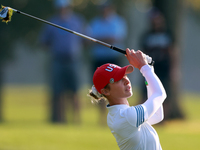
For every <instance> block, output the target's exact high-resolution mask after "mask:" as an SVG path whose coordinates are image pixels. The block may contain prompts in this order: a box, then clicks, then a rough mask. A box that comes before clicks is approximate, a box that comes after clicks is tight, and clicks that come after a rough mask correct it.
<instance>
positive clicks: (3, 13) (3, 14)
mask: <svg viewBox="0 0 200 150" xmlns="http://www.w3.org/2000/svg"><path fill="white" fill-rule="evenodd" d="M8 12H9V10H8V7H4V8H3V9H2V11H1V12H0V18H2V19H5V18H6V17H7V16H8Z"/></svg>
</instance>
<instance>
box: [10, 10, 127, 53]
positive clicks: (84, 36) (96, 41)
mask: <svg viewBox="0 0 200 150" xmlns="http://www.w3.org/2000/svg"><path fill="white" fill-rule="evenodd" d="M13 10H14V11H15V12H16V13H19V14H22V15H25V16H28V17H31V18H33V19H36V20H38V21H41V22H44V23H46V24H49V25H52V26H54V27H57V28H59V29H62V30H65V31H67V32H70V33H73V34H76V35H78V36H81V37H83V38H85V39H88V40H90V41H93V42H95V43H99V44H101V45H103V46H106V47H108V48H110V49H113V50H115V51H118V52H120V53H122V54H126V51H125V50H123V49H120V48H118V47H115V46H112V45H110V44H108V43H105V42H102V41H99V40H97V39H94V38H92V37H89V36H86V35H84V34H81V33H78V32H76V31H73V30H70V29H67V28H64V27H62V26H59V25H57V24H54V23H52V22H49V21H46V20H43V19H40V18H38V17H35V16H32V15H29V14H27V13H24V12H21V11H19V10H15V9H13Z"/></svg>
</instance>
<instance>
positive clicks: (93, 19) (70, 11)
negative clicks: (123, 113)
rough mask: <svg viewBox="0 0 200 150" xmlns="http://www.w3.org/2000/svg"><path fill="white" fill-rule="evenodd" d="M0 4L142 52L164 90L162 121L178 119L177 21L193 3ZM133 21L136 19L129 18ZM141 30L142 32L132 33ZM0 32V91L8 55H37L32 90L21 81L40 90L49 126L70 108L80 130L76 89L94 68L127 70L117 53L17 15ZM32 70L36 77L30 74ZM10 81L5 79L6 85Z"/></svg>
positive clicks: (50, 0)
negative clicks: (45, 98) (23, 51)
mask: <svg viewBox="0 0 200 150" xmlns="http://www.w3.org/2000/svg"><path fill="white" fill-rule="evenodd" d="M4 3H5V4H3V3H2V5H10V6H11V7H12V6H13V7H14V6H16V7H17V8H16V9H21V10H23V11H26V13H29V12H30V13H31V14H32V15H34V14H35V15H36V16H38V17H41V18H43V19H45V20H48V21H50V22H52V23H55V24H58V25H60V26H63V27H65V28H68V29H71V30H74V31H77V32H79V33H82V34H85V35H88V36H90V37H93V38H96V39H98V40H101V41H104V42H106V43H108V44H111V45H114V46H117V47H119V48H122V49H125V48H127V47H129V48H134V49H135V50H138V49H140V50H142V51H143V52H144V53H146V54H148V55H149V56H151V57H152V58H153V60H155V66H154V67H155V72H156V74H157V75H158V77H159V78H160V79H161V81H162V83H163V84H164V87H165V88H166V91H167V94H168V98H167V100H166V101H165V104H164V110H165V119H166V120H170V119H177V118H178V119H182V118H184V112H183V110H182V108H181V107H180V105H179V103H180V99H179V95H180V92H181V88H180V86H181V75H180V74H181V67H182V65H183V64H180V62H181V59H183V52H184V51H183V49H186V48H187V46H186V48H183V45H181V42H182V41H181V39H182V36H183V31H182V30H183V29H182V28H183V26H182V24H181V18H183V16H184V13H183V12H184V10H186V9H185V8H186V7H185V5H186V4H187V5H191V6H196V5H193V3H191V4H190V2H186V1H185V2H184V3H183V2H179V3H178V1H173V2H167V0H162V1H159V0H157V1H156V0H155V1H154V2H151V1H150V0H143V1H141V2H139V1H137V0H135V1H130V0H128V1H126V2H125V1H119V0H116V1H114V0H113V1H111V0H102V1H100V0H92V1H82V0H46V1H42V2H39V1H38V2H37V1H30V2H29V1H26V0H24V1H19V3H18V2H16V1H9V2H8V1H6V2H4ZM130 4H131V5H130ZM165 5H168V6H169V7H170V8H169V9H171V11H170V12H169V9H168V10H167V8H165V7H164V6H165ZM26 6H27V7H26ZM177 6H178V7H177ZM28 8H29V9H28ZM190 8H194V9H193V13H194V14H196V17H197V18H198V17H199V14H200V13H199V12H198V11H196V9H198V8H196V7H190ZM138 12H139V13H138ZM135 14H139V15H140V16H135ZM15 15H16V16H15ZM140 20H143V24H142V25H140V22H141V21H140ZM199 20H200V19H198V21H199ZM182 22H183V21H182ZM141 29H142V31H141V32H140V33H138V31H139V30H141ZM143 29H144V30H143ZM0 33H1V35H0V39H1V40H0V43H1V51H0V88H1V89H2V88H3V86H4V84H6V83H5V81H4V79H5V78H6V77H5V76H4V75H5V74H4V71H5V70H6V69H5V66H6V64H7V63H9V62H13V61H15V58H16V57H15V54H16V53H17V52H16V50H18V49H20V48H22V47H23V48H24V49H25V48H27V51H31V50H33V51H36V50H37V53H38V52H39V53H40V52H42V53H45V57H43V58H45V61H39V63H40V65H41V66H43V67H44V68H42V70H43V72H42V73H44V80H41V81H39V82H38V80H36V83H34V81H35V80H33V82H31V81H27V83H29V82H30V83H29V84H46V85H48V87H49V89H50V92H49V93H50V99H49V102H50V104H51V105H50V112H49V114H50V121H51V122H59V123H67V122H68V118H67V117H66V112H67V111H68V109H69V108H72V112H70V113H73V116H74V120H73V121H74V122H75V123H81V117H80V113H81V104H80V101H81V100H80V98H81V97H79V96H78V92H79V90H80V88H82V84H87V85H90V86H92V74H93V72H94V70H95V69H96V68H97V67H98V66H100V65H102V64H105V63H114V64H118V65H120V66H123V65H124V64H127V63H128V62H127V61H126V59H125V57H124V55H122V54H121V53H118V52H116V51H113V50H111V49H109V48H107V47H105V46H102V45H99V44H97V43H94V42H91V41H88V40H86V39H84V38H82V37H79V36H77V35H74V34H71V33H69V32H66V31H63V30H61V29H58V28H55V27H53V26H50V25H46V24H43V23H39V22H38V21H36V20H31V19H30V18H27V17H24V16H17V14H14V16H13V18H12V22H10V23H8V24H7V25H6V24H3V23H0ZM14 33H15V34H14ZM18 33H19V34H18ZM135 36H137V37H135ZM135 38H137V40H136V39H135ZM11 43H12V44H11ZM27 45H28V46H27ZM16 47H17V48H16ZM28 49H29V50H28ZM31 53H33V52H31ZM33 54H35V53H33ZM47 56H48V57H47ZM43 58H42V59H43ZM41 63H42V64H41ZM27 65H28V66H26V67H28V68H29V67H31V64H27ZM26 67H25V68H26ZM25 68H24V69H23V68H22V71H21V75H22V74H23V76H28V71H27V70H26V69H25ZM35 71H36V72H38V70H35ZM42 73H41V74H42ZM15 76H16V75H15ZM83 76H84V77H83ZM13 77H14V76H12V75H10V78H13ZM7 79H8V77H7ZM83 80H84V81H83ZM135 80H137V86H138V87H139V95H140V96H139V101H140V102H141V103H142V102H144V101H145V100H146V90H145V84H144V79H143V78H138V79H135ZM20 81H21V82H20ZM8 83H11V84H12V83H14V84H16V80H12V79H10V80H8ZM24 83H26V79H24V80H23V79H22V80H19V83H18V84H24ZM27 83H26V84H27ZM198 88H199V87H198V86H197V88H196V89H197V90H198ZM85 94H87V93H85ZM2 101H3V99H0V110H1V111H2V106H1V102H2ZM98 106H99V114H100V115H99V116H100V117H99V123H100V124H102V125H105V124H106V115H107V110H106V102H100V103H99V104H98ZM70 110H71V109H70ZM1 113H2V112H0V114H1ZM2 117H3V116H1V117H0V119H1V118H2Z"/></svg>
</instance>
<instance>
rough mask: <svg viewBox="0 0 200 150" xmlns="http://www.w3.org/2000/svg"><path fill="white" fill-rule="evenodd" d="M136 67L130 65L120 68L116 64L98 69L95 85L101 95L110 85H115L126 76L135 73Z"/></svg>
mask: <svg viewBox="0 0 200 150" xmlns="http://www.w3.org/2000/svg"><path fill="white" fill-rule="evenodd" d="M133 70H134V67H133V66H132V65H128V66H125V67H120V66H117V65H115V64H110V63H107V64H104V65H102V66H100V67H98V68H97V69H96V71H95V72H94V75H93V83H94V86H95V88H96V89H97V91H98V92H99V93H101V89H103V88H104V87H105V86H106V85H107V84H108V83H114V82H117V81H119V80H121V79H122V78H123V77H124V75H125V74H129V73H131V72H133Z"/></svg>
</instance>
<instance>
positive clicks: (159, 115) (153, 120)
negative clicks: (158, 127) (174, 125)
mask: <svg viewBox="0 0 200 150" xmlns="http://www.w3.org/2000/svg"><path fill="white" fill-rule="evenodd" d="M151 94H152V90H151V88H150V87H149V85H147V95H148V98H149V97H150V96H151ZM163 118H164V113H163V105H161V106H160V107H159V108H158V110H157V111H156V112H155V114H153V116H152V117H150V118H148V122H149V123H150V124H151V125H153V124H156V123H159V122H161V121H162V120H163Z"/></svg>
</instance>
